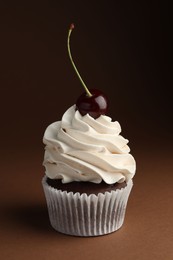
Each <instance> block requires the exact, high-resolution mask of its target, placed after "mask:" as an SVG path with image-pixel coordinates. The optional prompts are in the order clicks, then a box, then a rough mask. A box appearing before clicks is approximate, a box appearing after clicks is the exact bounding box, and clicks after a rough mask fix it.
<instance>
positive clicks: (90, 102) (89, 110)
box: [76, 89, 108, 119]
mask: <svg viewBox="0 0 173 260" xmlns="http://www.w3.org/2000/svg"><path fill="white" fill-rule="evenodd" d="M89 91H90V93H91V95H92V96H88V95H87V93H86V92H84V93H83V94H82V95H81V96H80V97H79V98H78V99H77V101H76V109H78V110H79V112H80V114H81V115H82V116H84V115H86V114H89V115H90V116H92V117H93V118H95V119H96V118H98V117H99V116H100V115H105V114H106V112H107V110H108V101H107V97H106V96H105V94H104V93H103V92H101V91H100V90H98V89H90V90H89Z"/></svg>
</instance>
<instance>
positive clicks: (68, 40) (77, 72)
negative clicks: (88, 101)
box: [67, 24, 92, 97]
mask: <svg viewBox="0 0 173 260" xmlns="http://www.w3.org/2000/svg"><path fill="white" fill-rule="evenodd" d="M73 29H74V24H71V25H70V29H69V32H68V39H67V48H68V54H69V58H70V61H71V63H72V66H73V68H74V70H75V72H76V74H77V76H78V78H79V80H80V82H81V83H82V85H83V87H84V89H85V91H86V93H87V95H88V96H89V97H91V96H92V94H91V93H90V91H89V90H88V88H87V86H86V85H85V83H84V81H83V80H82V78H81V76H80V74H79V71H78V69H77V68H76V65H75V63H74V61H73V58H72V55H71V50H70V35H71V33H72V30H73Z"/></svg>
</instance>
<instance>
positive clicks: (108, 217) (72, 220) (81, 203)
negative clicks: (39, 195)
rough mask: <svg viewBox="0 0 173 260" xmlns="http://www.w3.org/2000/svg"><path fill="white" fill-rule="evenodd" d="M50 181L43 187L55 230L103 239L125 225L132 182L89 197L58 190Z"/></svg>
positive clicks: (43, 183)
mask: <svg viewBox="0 0 173 260" xmlns="http://www.w3.org/2000/svg"><path fill="white" fill-rule="evenodd" d="M46 178H47V177H46V176H44V178H43V180H42V185H43V189H44V193H45V196H46V201H47V207H48V212H49V219H50V223H51V225H52V227H53V228H54V229H55V230H57V231H59V232H61V233H64V234H68V235H73V236H100V235H105V234H108V233H111V232H114V231H116V230H117V229H119V228H120V227H121V226H122V224H123V222H124V217H125V211H126V205H127V201H128V197H129V194H130V191H131V189H132V186H133V182H132V180H130V181H129V182H128V184H127V186H126V187H125V188H122V189H119V190H118V189H117V190H116V191H111V192H105V193H104V194H102V193H99V194H98V195H95V194H91V195H89V196H88V195H87V194H86V193H84V194H79V193H73V192H66V191H61V190H57V189H54V188H52V187H51V186H49V185H48V184H47V182H46Z"/></svg>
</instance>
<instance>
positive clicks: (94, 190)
mask: <svg viewBox="0 0 173 260" xmlns="http://www.w3.org/2000/svg"><path fill="white" fill-rule="evenodd" d="M46 181H47V184H48V185H50V186H51V187H53V188H55V189H58V190H61V191H67V192H73V193H76V192H79V193H80V194H82V193H86V194H87V195H90V194H95V195H97V194H98V193H105V192H111V191H112V190H114V191H115V190H117V189H122V188H125V187H126V186H127V183H126V182H122V183H114V184H107V183H105V182H104V181H102V182H101V183H92V182H70V183H62V181H61V180H58V179H50V178H47V180H46Z"/></svg>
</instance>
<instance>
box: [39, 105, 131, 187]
mask: <svg viewBox="0 0 173 260" xmlns="http://www.w3.org/2000/svg"><path fill="white" fill-rule="evenodd" d="M120 132H121V126H120V124H119V123H118V122H117V121H115V122H112V120H111V118H110V117H108V116H105V115H104V116H103V115H101V116H100V117H99V118H97V119H94V118H92V117H91V116H90V115H89V114H87V115H85V116H82V115H81V114H80V113H79V111H77V110H75V106H72V107H70V108H69V109H68V110H67V111H66V112H65V113H64V115H63V117H62V120H61V121H58V122H55V123H52V124H51V125H49V126H48V127H47V129H46V131H45V133H44V137H43V142H44V144H45V145H46V146H45V155H44V162H43V165H44V166H45V168H46V175H47V176H48V177H49V178H51V179H62V182H63V183H68V182H72V181H90V182H94V183H100V182H101V181H102V180H103V181H105V182H106V183H108V184H113V183H116V182H119V183H121V182H123V181H128V180H129V179H132V178H133V176H134V174H135V170H136V163H135V160H134V158H133V156H132V155H131V154H129V152H130V149H129V147H128V145H127V143H128V140H127V139H125V138H124V137H122V136H121V135H120Z"/></svg>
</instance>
